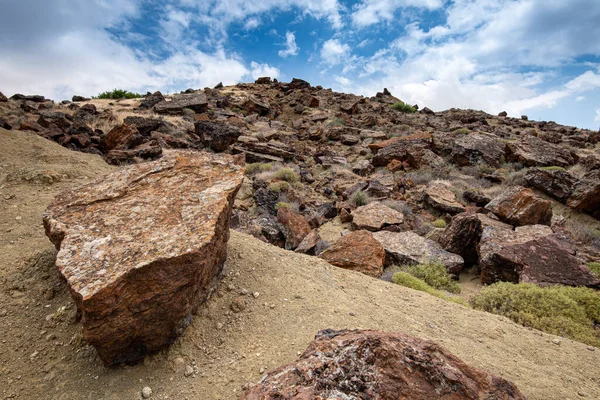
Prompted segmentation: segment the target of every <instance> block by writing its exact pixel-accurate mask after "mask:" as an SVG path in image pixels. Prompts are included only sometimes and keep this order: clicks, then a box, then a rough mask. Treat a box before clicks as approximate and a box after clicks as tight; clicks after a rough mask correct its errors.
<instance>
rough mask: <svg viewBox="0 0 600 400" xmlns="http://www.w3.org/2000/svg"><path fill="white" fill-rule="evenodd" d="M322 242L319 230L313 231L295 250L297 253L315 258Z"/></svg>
mask: <svg viewBox="0 0 600 400" xmlns="http://www.w3.org/2000/svg"><path fill="white" fill-rule="evenodd" d="M320 241H321V236H320V235H319V230H318V229H313V230H312V231H311V232H310V233H309V234H308V235H306V237H305V238H304V239H303V240H302V242H301V243H300V244H299V245H298V247H296V250H294V251H295V252H296V253H302V254H309V255H311V256H314V255H315V253H316V250H317V245H318V244H319V242H320Z"/></svg>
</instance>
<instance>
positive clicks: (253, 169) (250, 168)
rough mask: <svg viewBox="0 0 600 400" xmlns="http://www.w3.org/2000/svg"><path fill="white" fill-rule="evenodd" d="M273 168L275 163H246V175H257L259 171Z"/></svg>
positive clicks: (267, 170)
mask: <svg viewBox="0 0 600 400" xmlns="http://www.w3.org/2000/svg"><path fill="white" fill-rule="evenodd" d="M271 170H273V164H270V163H251V164H246V175H256V174H258V173H259V172H269V171H271Z"/></svg>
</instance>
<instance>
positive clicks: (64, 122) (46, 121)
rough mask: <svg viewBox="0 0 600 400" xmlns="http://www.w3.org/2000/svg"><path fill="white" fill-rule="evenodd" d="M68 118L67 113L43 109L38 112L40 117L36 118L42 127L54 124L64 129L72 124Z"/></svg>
mask: <svg viewBox="0 0 600 400" xmlns="http://www.w3.org/2000/svg"><path fill="white" fill-rule="evenodd" d="M69 118H70V116H69V115H67V114H65V113H62V112H58V111H43V112H41V113H40V117H39V118H38V121H37V122H38V124H40V125H41V126H43V127H44V128H50V126H51V125H56V126H57V127H59V128H60V129H62V130H66V129H68V128H69V127H70V126H71V124H72V122H71V121H70V120H69Z"/></svg>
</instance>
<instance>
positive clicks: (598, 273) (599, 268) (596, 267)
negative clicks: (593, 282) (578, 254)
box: [586, 262, 600, 279]
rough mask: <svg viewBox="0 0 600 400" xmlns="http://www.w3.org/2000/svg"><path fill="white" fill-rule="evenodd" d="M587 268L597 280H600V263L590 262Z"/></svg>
mask: <svg viewBox="0 0 600 400" xmlns="http://www.w3.org/2000/svg"><path fill="white" fill-rule="evenodd" d="M586 266H587V267H588V268H589V269H590V271H591V272H592V274H594V276H595V277H596V278H599V279H600V262H589V263H587V264H586Z"/></svg>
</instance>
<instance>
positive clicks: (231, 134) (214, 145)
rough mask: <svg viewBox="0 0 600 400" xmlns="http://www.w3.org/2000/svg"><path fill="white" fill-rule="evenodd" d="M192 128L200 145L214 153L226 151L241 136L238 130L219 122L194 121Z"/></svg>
mask: <svg viewBox="0 0 600 400" xmlns="http://www.w3.org/2000/svg"><path fill="white" fill-rule="evenodd" d="M194 126H195V128H196V135H198V137H199V138H200V140H201V141H202V144H203V145H204V146H206V147H210V148H211V149H212V150H214V151H216V152H221V151H225V150H227V149H228V148H229V146H230V145H232V144H233V143H235V142H236V141H237V139H238V137H239V136H240V135H241V134H242V133H241V132H240V131H239V129H237V128H235V127H233V126H231V125H229V124H224V123H220V122H211V121H196V123H195V124H194Z"/></svg>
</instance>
